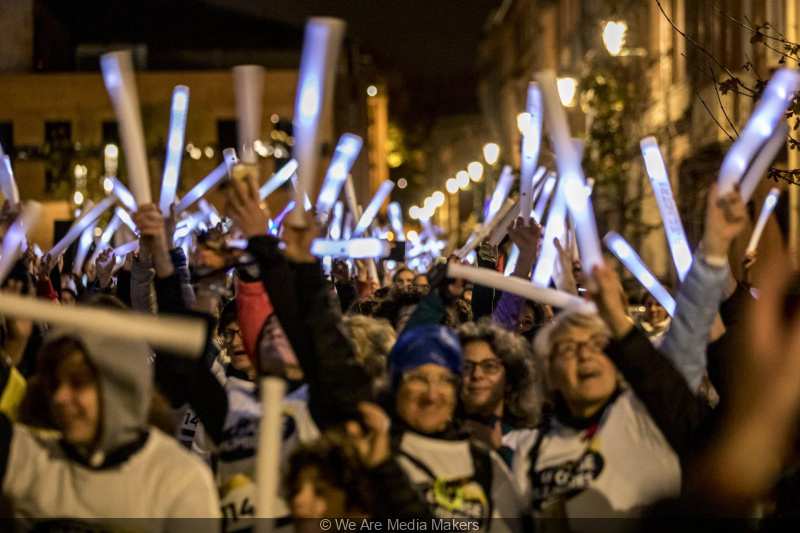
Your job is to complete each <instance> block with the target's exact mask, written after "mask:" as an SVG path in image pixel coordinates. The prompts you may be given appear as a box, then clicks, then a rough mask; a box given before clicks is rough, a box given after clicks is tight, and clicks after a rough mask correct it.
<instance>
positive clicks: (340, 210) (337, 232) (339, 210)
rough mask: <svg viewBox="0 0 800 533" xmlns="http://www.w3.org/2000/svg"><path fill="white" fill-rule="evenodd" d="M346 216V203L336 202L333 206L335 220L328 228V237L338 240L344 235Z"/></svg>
mask: <svg viewBox="0 0 800 533" xmlns="http://www.w3.org/2000/svg"><path fill="white" fill-rule="evenodd" d="M343 218H344V204H343V203H342V202H336V204H335V205H334V206H333V220H331V224H330V227H329V229H328V237H330V238H331V239H333V240H334V241H338V240H339V239H340V238H341V236H342V219H343Z"/></svg>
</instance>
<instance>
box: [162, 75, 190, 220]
mask: <svg viewBox="0 0 800 533" xmlns="http://www.w3.org/2000/svg"><path fill="white" fill-rule="evenodd" d="M188 110H189V88H188V87H187V86H185V85H178V86H177V87H175V90H173V91H172V109H171V110H170V115H169V134H168V137H167V139H168V141H167V158H166V161H165V162H164V176H163V177H162V180H161V197H160V198H159V201H158V208H159V209H161V214H162V215H164V216H167V215H169V207H170V206H171V205H172V204H173V203H174V202H175V191H176V190H177V189H178V174H180V170H181V156H182V155H183V141H184V138H185V136H186V114H187V112H188Z"/></svg>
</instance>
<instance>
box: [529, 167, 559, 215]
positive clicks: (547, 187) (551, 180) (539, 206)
mask: <svg viewBox="0 0 800 533" xmlns="http://www.w3.org/2000/svg"><path fill="white" fill-rule="evenodd" d="M555 186H556V174H555V172H549V173H548V174H547V177H546V178H545V180H544V185H543V186H542V192H541V193H540V194H539V199H538V200H537V201H536V207H534V208H533V218H535V219H536V220H537V221H539V222H540V223H541V220H542V217H543V216H544V209H545V207H547V201H548V200H549V199H550V196H551V195H552V194H553V189H554V188H555Z"/></svg>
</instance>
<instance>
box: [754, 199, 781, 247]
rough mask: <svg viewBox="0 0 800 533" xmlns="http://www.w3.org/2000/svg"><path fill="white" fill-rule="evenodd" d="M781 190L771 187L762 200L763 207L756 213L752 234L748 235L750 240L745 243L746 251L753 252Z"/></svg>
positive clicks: (776, 203)
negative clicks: (756, 217)
mask: <svg viewBox="0 0 800 533" xmlns="http://www.w3.org/2000/svg"><path fill="white" fill-rule="evenodd" d="M780 195H781V192H780V191H779V190H778V189H775V188H773V189H771V190H770V191H769V194H768V195H767V198H766V199H765V200H764V207H762V208H761V214H759V215H758V222H757V223H756V227H755V228H754V229H753V234H752V235H751V236H750V242H749V243H748V244H747V250H746V251H747V252H755V251H756V248H757V247H758V241H759V240H760V239H761V234H762V233H763V232H764V227H765V226H766V225H767V220H768V219H769V216H770V215H771V214H772V211H773V210H774V209H775V206H776V205H778V198H779V197H780Z"/></svg>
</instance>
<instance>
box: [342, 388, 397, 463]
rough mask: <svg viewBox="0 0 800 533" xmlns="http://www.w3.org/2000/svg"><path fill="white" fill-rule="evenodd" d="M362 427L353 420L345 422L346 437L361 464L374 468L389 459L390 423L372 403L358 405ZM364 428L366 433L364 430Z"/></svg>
mask: <svg viewBox="0 0 800 533" xmlns="http://www.w3.org/2000/svg"><path fill="white" fill-rule="evenodd" d="M358 410H359V412H360V413H361V420H362V422H363V427H362V425H361V424H359V423H358V422H355V421H353V420H351V421H349V422H347V425H346V426H345V427H346V430H347V435H348V437H350V440H351V441H352V442H353V445H354V446H355V448H356V451H357V452H358V456H359V458H360V459H361V463H362V464H363V465H364V466H366V467H367V468H374V467H376V466H378V465H380V464H381V463H383V462H385V461H387V460H388V459H389V458H390V457H391V448H390V439H389V428H390V427H391V421H390V420H389V415H387V414H386V411H384V410H383V409H381V408H380V407H378V406H377V405H375V404H374V403H368V402H361V403H360V404H358ZM365 428H366V431H365V430H364V429H365Z"/></svg>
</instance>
